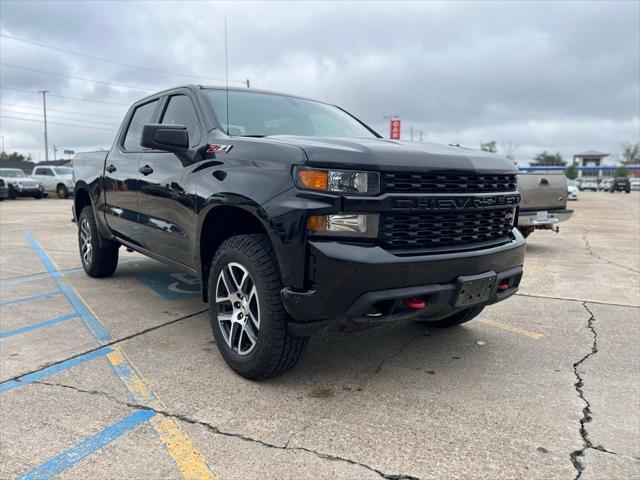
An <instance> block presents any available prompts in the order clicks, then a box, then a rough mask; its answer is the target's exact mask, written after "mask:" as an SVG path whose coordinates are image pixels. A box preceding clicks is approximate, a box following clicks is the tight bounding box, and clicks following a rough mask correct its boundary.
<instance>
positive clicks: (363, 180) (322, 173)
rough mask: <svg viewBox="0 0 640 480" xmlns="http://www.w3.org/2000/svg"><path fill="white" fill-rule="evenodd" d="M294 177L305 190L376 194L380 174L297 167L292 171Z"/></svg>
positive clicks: (378, 191)
mask: <svg viewBox="0 0 640 480" xmlns="http://www.w3.org/2000/svg"><path fill="white" fill-rule="evenodd" d="M294 178H295V182H296V185H297V186H298V187H300V188H303V189H306V190H317V191H321V192H333V193H347V194H350V195H376V194H378V193H380V175H379V174H378V173H377V172H358V171H353V170H317V169H310V168H298V169H296V171H295V173H294Z"/></svg>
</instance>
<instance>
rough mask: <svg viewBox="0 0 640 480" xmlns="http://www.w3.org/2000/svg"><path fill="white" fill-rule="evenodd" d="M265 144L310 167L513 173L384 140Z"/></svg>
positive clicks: (470, 155)
mask: <svg viewBox="0 0 640 480" xmlns="http://www.w3.org/2000/svg"><path fill="white" fill-rule="evenodd" d="M265 140H275V141H278V142H283V143H288V144H291V145H296V146H298V147H300V148H302V149H303V150H304V151H305V153H306V154H307V158H308V159H309V163H310V165H311V166H317V167H330V168H352V169H353V168H362V169H367V170H395V171H401V170H411V171H417V170H418V171H430V170H440V171H442V170H467V171H478V172H479V171H486V172H489V171H490V172H496V173H498V172H500V173H516V172H517V169H516V167H515V166H514V165H513V163H511V162H510V161H509V160H507V159H506V158H503V157H500V156H498V155H496V154H492V153H487V152H482V151H479V150H471V149H467V148H463V147H459V146H451V145H439V144H434V143H413V142H402V141H399V140H387V139H384V138H371V139H369V138H333V137H332V138H324V137H302V136H293V135H274V136H270V137H265Z"/></svg>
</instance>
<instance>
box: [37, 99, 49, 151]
mask: <svg viewBox="0 0 640 480" xmlns="http://www.w3.org/2000/svg"><path fill="white" fill-rule="evenodd" d="M38 91H39V92H40V93H41V94H42V110H43V112H44V158H45V160H47V161H48V160H49V139H48V138H47V93H49V90H38Z"/></svg>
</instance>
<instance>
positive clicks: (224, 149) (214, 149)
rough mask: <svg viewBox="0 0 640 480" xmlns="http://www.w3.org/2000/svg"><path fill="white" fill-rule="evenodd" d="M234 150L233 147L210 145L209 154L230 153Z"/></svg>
mask: <svg viewBox="0 0 640 480" xmlns="http://www.w3.org/2000/svg"><path fill="white" fill-rule="evenodd" d="M232 148H233V145H217V144H213V145H209V147H208V148H207V153H229V150H231V149H232Z"/></svg>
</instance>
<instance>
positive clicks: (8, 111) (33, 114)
mask: <svg viewBox="0 0 640 480" xmlns="http://www.w3.org/2000/svg"><path fill="white" fill-rule="evenodd" d="M2 111H3V112H4V113H11V114H18V115H31V116H37V117H39V116H40V114H39V113H31V112H17V111H15V110H6V109H5V110H2ZM50 111H51V109H49V108H47V118H57V119H58V120H71V121H74V122H82V123H95V124H97V125H108V126H112V127H117V126H118V125H117V124H114V123H106V122H97V121H93V120H82V119H80V118H69V117H59V116H57V115H49V114H48V112H50Z"/></svg>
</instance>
